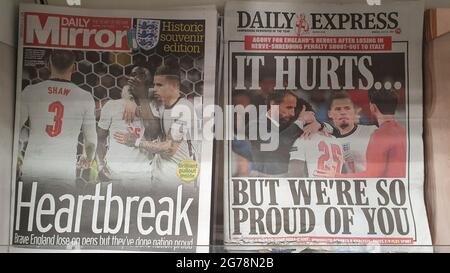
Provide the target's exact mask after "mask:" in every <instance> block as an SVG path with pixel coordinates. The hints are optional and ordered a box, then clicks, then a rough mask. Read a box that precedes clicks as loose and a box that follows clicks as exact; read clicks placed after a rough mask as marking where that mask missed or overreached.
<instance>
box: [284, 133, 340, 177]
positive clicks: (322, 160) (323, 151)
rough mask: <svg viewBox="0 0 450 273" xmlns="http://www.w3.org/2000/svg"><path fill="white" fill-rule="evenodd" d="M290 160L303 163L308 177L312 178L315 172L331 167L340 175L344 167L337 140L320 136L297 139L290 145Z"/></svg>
mask: <svg viewBox="0 0 450 273" xmlns="http://www.w3.org/2000/svg"><path fill="white" fill-rule="evenodd" d="M290 160H301V161H305V162H306V166H307V169H308V176H309V177H312V176H313V173H314V171H315V170H328V169H330V168H331V167H335V168H336V172H337V173H340V172H341V171H342V167H343V165H344V158H343V155H342V149H341V144H340V142H339V140H338V139H336V138H335V137H333V136H324V135H321V134H314V135H313V136H311V138H310V139H305V138H298V139H297V140H296V141H295V142H294V144H293V145H292V148H291V152H290Z"/></svg>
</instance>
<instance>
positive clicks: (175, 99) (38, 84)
mask: <svg viewBox="0 0 450 273" xmlns="http://www.w3.org/2000/svg"><path fill="white" fill-rule="evenodd" d="M216 36H217V12H216V10H215V9H210V8H207V7H204V8H201V9H196V10H195V11H194V10H191V11H189V10H183V11H181V10H177V11H126V10H88V9H77V8H60V7H52V6H38V5H22V6H21V8H20V37H19V54H18V79H17V101H16V104H17V105H16V106H17V107H16V109H17V110H16V117H17V118H16V123H15V155H14V157H15V160H16V162H15V163H14V164H15V166H16V168H15V172H14V177H15V178H14V180H13V191H12V194H13V198H12V208H13V209H12V212H11V220H12V224H11V234H10V235H11V244H12V246H13V251H27V250H30V249H31V250H34V251H36V250H39V251H40V250H42V251H44V250H47V249H52V250H61V251H68V250H71V251H73V250H74V251H78V250H81V251H83V250H86V251H89V250H92V251H95V250H102V251H105V250H111V251H154V252H196V251H203V250H202V249H201V248H200V247H197V246H201V245H203V246H205V245H206V246H208V245H209V234H210V233H209V230H210V224H209V223H210V200H211V196H210V194H211V161H212V148H213V147H212V143H213V142H212V140H203V139H202V137H201V135H200V134H199V132H201V130H202V126H203V123H204V122H203V118H202V115H203V107H204V106H205V105H212V104H213V103H214V93H215V74H214V71H215V62H216V50H215V49H216Z"/></svg>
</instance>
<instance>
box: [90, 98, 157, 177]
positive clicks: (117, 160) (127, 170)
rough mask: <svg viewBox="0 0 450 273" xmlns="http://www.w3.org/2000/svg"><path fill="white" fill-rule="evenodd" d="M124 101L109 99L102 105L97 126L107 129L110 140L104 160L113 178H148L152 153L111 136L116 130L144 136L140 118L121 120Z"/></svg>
mask: <svg viewBox="0 0 450 273" xmlns="http://www.w3.org/2000/svg"><path fill="white" fill-rule="evenodd" d="M125 103H126V101H125V100H123V99H119V100H110V101H108V102H107V103H105V105H104V106H103V107H102V111H101V114H100V120H99V122H98V127H100V128H102V129H104V130H108V131H109V140H110V141H109V147H108V151H107V153H106V156H105V160H106V161H107V164H108V166H109V168H110V169H111V172H112V175H113V176H114V178H117V179H123V178H137V179H142V180H150V162H151V158H152V157H153V155H152V154H150V153H143V152H140V151H139V149H138V148H135V147H128V146H126V145H123V144H120V143H117V141H115V140H114V138H113V135H114V134H115V133H116V132H129V133H134V134H136V135H137V136H138V138H142V137H143V136H144V133H145V128H144V125H143V123H142V120H141V119H139V118H135V119H134V120H133V122H132V123H130V124H127V122H125V121H124V120H123V112H124V109H125Z"/></svg>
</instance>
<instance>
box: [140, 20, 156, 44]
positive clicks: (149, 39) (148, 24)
mask: <svg viewBox="0 0 450 273" xmlns="http://www.w3.org/2000/svg"><path fill="white" fill-rule="evenodd" d="M159 26H160V22H159V20H152V19H137V23H136V42H137V45H138V46H139V47H140V48H142V49H144V50H150V49H152V48H154V47H155V46H156V45H157V44H158V41H159V29H160V27H159Z"/></svg>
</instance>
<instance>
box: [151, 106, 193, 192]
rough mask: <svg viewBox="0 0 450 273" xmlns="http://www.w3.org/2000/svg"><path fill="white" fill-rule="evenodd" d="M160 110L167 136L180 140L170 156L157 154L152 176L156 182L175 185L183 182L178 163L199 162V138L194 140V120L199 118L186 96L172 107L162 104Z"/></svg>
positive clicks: (162, 124) (164, 131)
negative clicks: (179, 176)
mask: <svg viewBox="0 0 450 273" xmlns="http://www.w3.org/2000/svg"><path fill="white" fill-rule="evenodd" d="M159 112H160V115H161V128H162V131H163V133H164V135H165V138H166V139H168V138H171V139H173V140H174V141H177V142H179V148H178V150H177V151H176V153H175V154H174V155H173V156H170V157H165V156H162V155H160V154H157V155H155V158H154V159H153V162H152V176H153V180H154V181H156V183H164V184H166V185H167V186H168V187H174V186H177V185H179V184H180V183H182V181H181V180H180V179H179V178H178V176H177V175H176V171H177V167H178V164H179V163H180V162H181V161H183V160H197V162H198V152H197V150H198V148H197V147H198V140H194V128H195V127H194V122H196V121H197V118H196V115H195V111H194V108H193V105H192V103H190V102H189V101H188V100H187V99H185V98H180V99H179V100H178V101H177V102H176V103H175V104H174V105H173V106H172V107H170V108H165V107H164V106H162V107H161V108H160V111H159ZM184 184H186V183H184ZM192 184H193V183H190V184H186V185H192Z"/></svg>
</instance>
